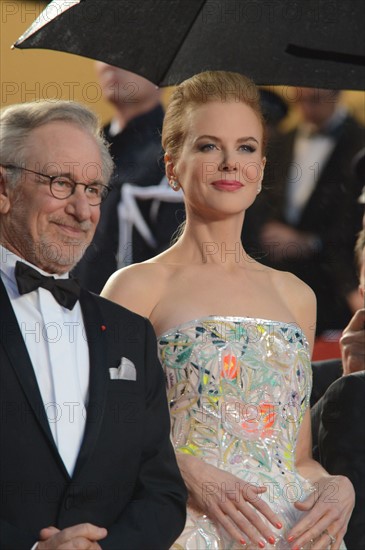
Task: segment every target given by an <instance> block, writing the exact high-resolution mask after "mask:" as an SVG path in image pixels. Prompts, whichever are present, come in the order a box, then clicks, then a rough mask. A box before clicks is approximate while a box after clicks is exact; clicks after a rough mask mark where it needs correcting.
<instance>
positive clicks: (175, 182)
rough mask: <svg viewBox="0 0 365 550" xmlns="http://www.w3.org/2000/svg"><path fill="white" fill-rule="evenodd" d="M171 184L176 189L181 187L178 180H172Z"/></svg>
mask: <svg viewBox="0 0 365 550" xmlns="http://www.w3.org/2000/svg"><path fill="white" fill-rule="evenodd" d="M170 186H171V188H172V189H173V190H174V191H178V190H179V189H180V183H179V182H178V181H177V180H173V179H171V180H170Z"/></svg>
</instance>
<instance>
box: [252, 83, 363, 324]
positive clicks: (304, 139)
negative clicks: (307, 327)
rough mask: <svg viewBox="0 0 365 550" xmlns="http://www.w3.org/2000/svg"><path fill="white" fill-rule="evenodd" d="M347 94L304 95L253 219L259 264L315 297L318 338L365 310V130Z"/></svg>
mask: <svg viewBox="0 0 365 550" xmlns="http://www.w3.org/2000/svg"><path fill="white" fill-rule="evenodd" d="M340 95H341V94H340V92H339V91H336V90H323V89H317V88H316V89H312V88H298V89H297V97H298V99H297V106H298V108H299V110H300V113H301V118H302V120H301V122H300V123H299V124H298V125H297V127H295V128H294V129H293V130H291V131H289V132H287V133H285V134H279V133H278V134H277V135H276V136H274V138H273V139H272V140H271V143H270V144H269V150H268V162H267V166H266V169H265V178H264V186H263V187H264V190H263V193H262V194H261V197H260V198H259V200H258V201H257V205H255V206H254V207H253V210H252V212H251V213H250V215H251V217H256V219H257V220H259V223H260V226H261V229H260V230H258V232H257V235H252V236H251V238H252V241H253V242H254V240H255V239H256V238H257V237H258V242H256V247H257V250H258V251H259V255H260V261H263V262H264V263H266V264H267V265H270V266H272V267H275V268H277V269H282V270H285V271H290V272H292V273H294V274H295V275H297V276H298V277H299V278H301V279H302V280H304V281H305V282H306V283H307V284H309V286H311V287H312V289H313V290H314V291H315V293H316V295H317V300H318V324H317V334H321V333H323V332H324V331H328V330H333V329H335V330H338V329H343V328H344V327H345V326H346V325H347V323H348V322H349V320H350V318H351V316H352V314H353V313H354V312H355V311H356V310H357V309H359V308H360V307H361V299H360V297H359V295H358V292H357V285H358V283H357V277H356V269H355V265H354V261H353V249H354V245H355V240H356V234H357V233H358V231H359V230H360V228H361V218H362V208H361V206H360V205H359V204H358V202H357V197H358V195H359V194H360V190H361V187H360V186H359V183H358V181H357V179H356V177H355V175H354V173H353V171H352V170H351V161H352V159H353V157H354V155H355V153H357V152H358V151H359V149H360V148H361V147H363V145H364V128H363V127H362V126H360V125H359V124H358V123H357V122H356V121H355V119H354V118H353V117H352V116H351V115H350V114H349V113H348V112H347V110H346V108H345V107H344V106H343V105H342V104H341V103H340V101H339V100H340Z"/></svg>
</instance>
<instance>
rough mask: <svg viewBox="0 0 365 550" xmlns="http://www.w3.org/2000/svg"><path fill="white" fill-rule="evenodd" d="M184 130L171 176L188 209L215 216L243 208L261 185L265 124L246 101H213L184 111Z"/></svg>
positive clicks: (253, 198)
mask: <svg viewBox="0 0 365 550" xmlns="http://www.w3.org/2000/svg"><path fill="white" fill-rule="evenodd" d="M186 124H187V134H186V138H185V141H184V144H183V146H182V149H181V153H180V156H179V158H178V160H177V161H176V163H175V164H174V163H171V164H170V165H169V163H168V176H169V178H170V179H171V178H174V179H176V180H177V181H178V182H179V183H180V185H181V187H182V189H183V192H184V196H185V203H186V207H187V209H188V210H189V209H190V210H191V211H193V212H195V213H196V214H199V215H203V216H208V217H209V216H210V217H213V218H217V216H218V218H220V217H224V216H226V215H227V214H228V215H229V214H234V213H239V212H242V211H244V210H246V209H247V208H248V207H249V206H250V205H251V204H252V203H253V202H254V200H255V197H256V195H257V193H258V192H259V190H260V189H261V180H262V176H263V169H264V166H265V158H264V157H263V154H262V138H263V128H262V124H261V121H260V120H259V118H258V117H257V115H256V114H255V112H254V111H253V110H252V109H251V107H249V106H248V105H245V104H244V103H236V102H230V103H226V102H221V101H211V102H207V103H205V104H204V105H200V106H198V107H195V108H193V109H191V110H190V111H189V112H188V113H187V119H186Z"/></svg>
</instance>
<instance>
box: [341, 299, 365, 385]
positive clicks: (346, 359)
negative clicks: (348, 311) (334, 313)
mask: <svg viewBox="0 0 365 550" xmlns="http://www.w3.org/2000/svg"><path fill="white" fill-rule="evenodd" d="M340 348H341V355H342V368H343V374H344V375H346V374H351V373H352V372H358V371H360V370H365V308H363V309H359V310H358V311H357V312H356V313H355V315H354V316H353V317H352V319H351V321H350V322H349V324H348V325H347V327H346V328H345V330H344V331H343V333H342V336H341V338H340Z"/></svg>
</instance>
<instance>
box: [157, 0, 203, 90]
mask: <svg viewBox="0 0 365 550" xmlns="http://www.w3.org/2000/svg"><path fill="white" fill-rule="evenodd" d="M206 1H207V0H201V6H200V8H199V10H198V11H197V13H196V16H195V17H194V19H193V20H192V22H191V25H190V26H189V27H188V28H187V30H186V32H185V33H184V35H183V37H182V39H181V41H180V43H179V44H178V46H177V48H176V50H175V52H174V54H173V56H172V57H171V60H170V63H169V64H168V66H167V67H166V69H165V71H164V72H163V73H162V76H161V77H160V82H163V81H164V80H165V76H166V74H167V73H168V71H169V70H170V68H171V65H172V64H173V62H174V60H175V59H176V56H177V54H178V53H179V51H180V50H181V46H182V45H183V44H184V42H185V39H186V37H187V35H188V34H189V32H190V30H191V28H192V27H193V25H194V23H195V21H196V20H197V19H198V17H199V14H200V13H201V12H202V10H203V7H204V5H205V4H206Z"/></svg>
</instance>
